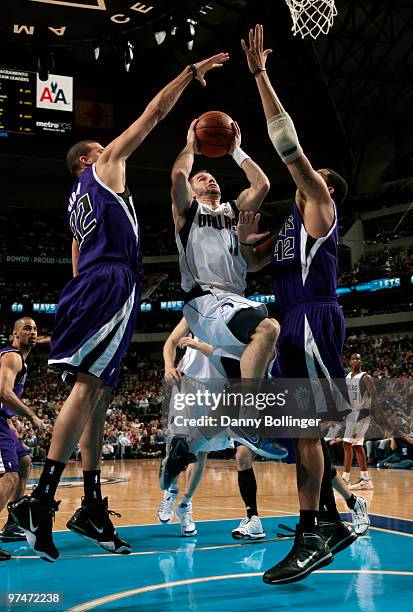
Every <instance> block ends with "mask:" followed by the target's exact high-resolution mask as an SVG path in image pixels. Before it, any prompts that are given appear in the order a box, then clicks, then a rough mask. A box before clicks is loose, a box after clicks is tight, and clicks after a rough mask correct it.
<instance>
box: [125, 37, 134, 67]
mask: <svg viewBox="0 0 413 612" xmlns="http://www.w3.org/2000/svg"><path fill="white" fill-rule="evenodd" d="M124 60H125V70H126V72H129V70H130V66H131V63H132V61H133V43H131V41H130V40H128V42H127V44H126V49H125V53H124Z"/></svg>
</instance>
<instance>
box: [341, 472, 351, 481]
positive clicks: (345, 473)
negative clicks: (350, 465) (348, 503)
mask: <svg viewBox="0 0 413 612" xmlns="http://www.w3.org/2000/svg"><path fill="white" fill-rule="evenodd" d="M342 478H343V480H345V481H346V482H349V480H350V472H343V473H342Z"/></svg>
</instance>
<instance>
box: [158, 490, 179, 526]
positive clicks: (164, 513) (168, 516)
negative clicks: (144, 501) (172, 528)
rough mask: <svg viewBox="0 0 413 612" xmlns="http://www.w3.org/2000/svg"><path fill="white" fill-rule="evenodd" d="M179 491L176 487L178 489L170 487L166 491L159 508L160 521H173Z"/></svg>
mask: <svg viewBox="0 0 413 612" xmlns="http://www.w3.org/2000/svg"><path fill="white" fill-rule="evenodd" d="M178 493H179V491H178V489H176V491H169V489H168V490H167V491H164V494H163V498H162V501H161V505H160V506H159V509H158V521H159V522H160V523H169V521H172V519H173V517H174V508H175V503H176V498H177V497H178Z"/></svg>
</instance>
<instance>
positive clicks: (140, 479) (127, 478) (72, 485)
mask: <svg viewBox="0 0 413 612" xmlns="http://www.w3.org/2000/svg"><path fill="white" fill-rule="evenodd" d="M158 470H159V461H158V460H152V459H141V460H129V461H110V462H104V463H103V466H102V481H103V482H104V484H103V487H102V490H103V495H104V496H108V497H109V508H111V509H113V510H115V511H117V512H119V513H121V515H122V516H121V518H117V517H113V522H114V524H115V525H117V526H119V527H120V526H124V525H144V524H153V523H157V517H156V512H157V509H158V506H159V503H160V501H161V499H162V492H161V491H160V489H159V484H158ZM254 470H255V474H256V479H257V485H258V509H259V513H260V515H261V516H263V517H265V516H274V515H278V516H279V515H285V516H288V515H291V514H297V512H298V501H297V494H296V482H295V466H294V465H285V464H278V463H275V462H265V463H261V462H256V463H254ZM40 472H41V468H39V467H35V468H34V469H33V472H32V482H33V481H35V480H36V479H37V478H38V477H39V475H40ZM370 473H371V478H372V480H373V483H374V490H373V491H363V492H362V493H361V494H362V495H363V497H365V499H367V501H368V503H369V512H370V513H372V514H379V515H380V514H381V515H385V516H394V517H399V518H405V519H413V503H412V500H413V471H408V470H407V471H404V470H377V469H372V470H371V471H370ZM357 478H358V470H355V469H354V468H353V472H352V481H353V482H355V481H356V480H357ZM106 480H107V481H108V482H107V483H106V484H105V481H106ZM117 480H120V482H119V481H118V482H117ZM184 480H185V475H184V474H183V475H182V476H181V479H180V483H179V486H180V493H181V494H183V492H184ZM111 481H114V482H113V483H111ZM82 482H83V481H82V469H81V464H80V462H75V461H72V462H70V464H69V465H68V467H67V468H66V470H65V472H64V479H63V484H64V485H65V486H62V487H59V488H58V491H57V495H56V499H58V500H59V499H60V500H61V504H60V509H59V512H57V513H56V522H55V529H57V530H61V529H65V528H66V522H67V520H68V519H69V518H70V516H71V515H72V514H73V512H74V511H75V510H76V508H77V507H78V506H79V505H80V498H81V496H82V495H83V486H82ZM337 502H338V503H337V506H338V509H339V511H343V512H345V511H347V507H346V505H345V504H344V502H343V500H342V499H341V498H339V497H337ZM193 514H194V519H195V520H200V521H201V520H219V519H225V518H227V519H236V518H238V517H239V518H242V517H243V516H244V506H243V503H242V500H241V498H240V495H239V492H238V482H237V472H236V465H235V461H234V460H228V461H220V460H219V461H217V460H213V459H210V460H208V461H207V466H206V470H205V473H204V476H203V479H202V481H201V483H200V485H199V488H198V490H197V492H196V494H195V496H194V498H193ZM5 519H6V511H5V510H3V511H2V512H1V514H0V524H3V522H4V521H5Z"/></svg>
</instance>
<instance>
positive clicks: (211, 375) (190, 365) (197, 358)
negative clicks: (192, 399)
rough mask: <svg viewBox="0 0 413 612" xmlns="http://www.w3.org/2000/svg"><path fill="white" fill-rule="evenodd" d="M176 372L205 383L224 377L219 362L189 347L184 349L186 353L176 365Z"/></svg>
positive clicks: (223, 371)
mask: <svg viewBox="0 0 413 612" xmlns="http://www.w3.org/2000/svg"><path fill="white" fill-rule="evenodd" d="M177 370H179V372H181V373H182V374H185V376H188V377H189V378H192V379H194V380H201V381H206V380H209V379H223V378H225V377H226V376H225V370H224V368H223V367H222V365H221V363H220V360H215V359H210V358H209V357H206V355H204V354H203V353H201V351H198V350H197V349H194V348H192V347H191V346H187V347H186V351H185V353H184V355H183V357H182V359H181V360H180V362H179V363H178V365H177Z"/></svg>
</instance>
